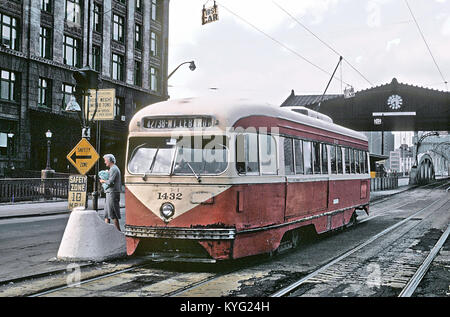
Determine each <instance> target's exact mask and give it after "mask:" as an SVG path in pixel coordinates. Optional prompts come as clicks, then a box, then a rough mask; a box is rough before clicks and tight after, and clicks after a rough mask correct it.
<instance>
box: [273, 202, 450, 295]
mask: <svg viewBox="0 0 450 317" xmlns="http://www.w3.org/2000/svg"><path fill="white" fill-rule="evenodd" d="M448 201H449V198H448V196H447V195H446V196H445V197H444V198H442V199H439V200H437V201H435V202H434V203H432V204H431V205H429V206H427V207H425V208H422V209H420V210H419V211H417V212H415V213H413V214H412V215H410V216H409V217H407V218H405V219H403V220H402V221H400V222H398V223H396V224H394V225H392V226H390V227H388V228H386V229H385V230H383V231H381V232H380V233H378V234H376V235H375V236H373V237H371V238H370V239H368V240H367V241H365V242H363V243H361V244H359V245H358V246H356V247H354V248H352V249H351V250H349V251H347V252H345V253H344V254H342V255H340V256H338V257H337V258H335V259H333V260H332V261H330V262H328V263H327V264H325V265H323V266H321V267H320V268H318V269H316V270H314V271H313V272H311V273H309V274H308V275H306V276H305V277H303V278H301V279H299V280H297V281H295V282H294V283H292V284H290V285H288V286H286V287H284V288H282V289H280V290H278V291H277V292H275V293H273V294H272V295H271V297H284V296H288V295H289V294H292V293H293V292H295V291H296V290H298V289H299V288H300V287H301V286H302V285H304V284H306V283H308V282H309V283H311V281H314V279H315V278H316V277H317V276H319V275H320V274H322V275H325V276H326V275H327V270H328V271H332V268H333V266H335V265H337V264H339V263H341V262H343V261H345V260H347V259H348V258H349V257H350V256H352V255H354V254H355V253H356V252H358V251H360V250H362V249H364V248H366V247H367V246H369V245H371V244H372V243H374V242H375V241H376V240H377V239H379V238H381V237H383V236H386V235H387V234H389V233H392V232H394V231H395V230H396V229H398V228H400V227H401V226H402V225H404V224H406V223H408V222H409V221H411V220H418V218H417V217H418V216H419V215H421V214H422V213H425V212H427V211H430V210H432V209H433V207H436V206H443V205H445V204H446V203H448ZM428 216H429V215H427V216H425V218H423V219H421V220H420V221H419V222H418V223H416V224H414V225H413V226H412V227H411V228H409V229H408V232H409V231H411V230H412V229H413V228H415V227H416V226H417V225H418V224H419V223H421V222H422V221H423V220H424V219H426V218H427V217H428ZM449 228H450V227H449ZM448 232H449V229H448V228H447V230H446V231H445V233H444V234H443V235H442V237H441V239H440V240H439V242H438V243H437V244H436V246H435V248H433V250H432V251H431V252H430V256H429V257H427V259H426V260H425V261H424V264H423V265H421V266H420V267H419V268H418V269H417V271H416V274H414V276H413V277H412V278H411V279H410V282H408V284H407V285H406V286H405V288H404V289H403V290H402V292H401V294H400V296H411V294H412V293H413V292H414V290H415V288H416V287H417V285H418V284H419V283H420V280H421V279H422V278H423V276H424V275H425V273H426V271H427V269H428V268H429V266H430V264H431V262H432V260H433V259H434V257H435V256H436V255H437V253H438V252H439V250H440V248H441V247H442V245H443V244H444V243H445V240H446V239H447V237H448ZM335 271H336V270H335ZM347 273H349V272H347ZM328 275H329V276H332V275H333V273H329V274H328ZM316 281H317V280H316Z"/></svg>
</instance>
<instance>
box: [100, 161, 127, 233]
mask: <svg viewBox="0 0 450 317" xmlns="http://www.w3.org/2000/svg"><path fill="white" fill-rule="evenodd" d="M103 159H104V160H105V165H106V166H107V167H108V168H109V177H108V179H107V180H104V179H101V180H100V183H102V185H103V184H106V185H107V188H106V190H105V193H106V203H105V222H106V223H110V219H112V220H113V222H114V225H115V226H116V228H117V230H119V231H121V230H120V225H119V219H120V204H119V202H120V191H121V188H122V184H121V175H120V169H119V168H118V167H117V165H116V158H115V157H114V155H112V154H105V155H104V156H103Z"/></svg>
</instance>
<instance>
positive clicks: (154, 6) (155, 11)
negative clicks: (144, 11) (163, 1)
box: [151, 0, 159, 21]
mask: <svg viewBox="0 0 450 317" xmlns="http://www.w3.org/2000/svg"><path fill="white" fill-rule="evenodd" d="M151 17H152V20H153V21H158V20H159V14H158V4H157V0H152V6H151Z"/></svg>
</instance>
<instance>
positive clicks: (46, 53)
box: [39, 26, 52, 59]
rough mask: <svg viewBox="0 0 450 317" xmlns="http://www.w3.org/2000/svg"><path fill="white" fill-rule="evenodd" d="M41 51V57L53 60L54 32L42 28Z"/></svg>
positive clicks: (40, 35) (40, 36) (40, 37)
mask: <svg viewBox="0 0 450 317" xmlns="http://www.w3.org/2000/svg"><path fill="white" fill-rule="evenodd" d="M39 51H40V54H41V57H44V58H48V59H51V58H52V30H51V29H50V28H45V27H42V26H41V31H40V34H39Z"/></svg>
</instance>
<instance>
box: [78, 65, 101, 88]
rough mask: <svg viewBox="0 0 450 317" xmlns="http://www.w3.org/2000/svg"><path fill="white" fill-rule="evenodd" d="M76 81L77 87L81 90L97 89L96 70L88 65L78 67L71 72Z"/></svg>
mask: <svg viewBox="0 0 450 317" xmlns="http://www.w3.org/2000/svg"><path fill="white" fill-rule="evenodd" d="M72 77H73V79H75V81H76V82H77V85H76V86H77V87H78V88H81V89H82V90H88V89H97V88H98V85H99V78H98V72H97V71H95V70H93V69H92V68H90V67H89V66H86V67H83V68H80V69H79V70H77V71H75V72H74V73H73V74H72Z"/></svg>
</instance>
